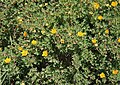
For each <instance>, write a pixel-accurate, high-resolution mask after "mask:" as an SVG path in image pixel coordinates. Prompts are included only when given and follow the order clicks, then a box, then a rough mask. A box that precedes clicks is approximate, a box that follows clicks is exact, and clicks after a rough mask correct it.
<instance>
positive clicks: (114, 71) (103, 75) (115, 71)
mask: <svg viewBox="0 0 120 85" xmlns="http://www.w3.org/2000/svg"><path fill="white" fill-rule="evenodd" d="M118 72H119V71H118V70H117V69H115V70H112V74H114V75H116V74H118ZM99 76H100V78H105V77H106V76H105V73H103V72H102V73H100V74H99Z"/></svg>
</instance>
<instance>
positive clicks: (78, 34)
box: [77, 32, 86, 37]
mask: <svg viewBox="0 0 120 85" xmlns="http://www.w3.org/2000/svg"><path fill="white" fill-rule="evenodd" d="M85 35H86V33H83V32H78V33H77V36H79V37H82V36H85Z"/></svg>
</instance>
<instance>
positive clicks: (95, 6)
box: [93, 1, 118, 21]
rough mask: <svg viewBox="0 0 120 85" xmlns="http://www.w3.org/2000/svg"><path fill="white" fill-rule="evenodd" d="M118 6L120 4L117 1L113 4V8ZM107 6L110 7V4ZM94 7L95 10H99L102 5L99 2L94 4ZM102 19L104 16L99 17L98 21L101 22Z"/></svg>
mask: <svg viewBox="0 0 120 85" xmlns="http://www.w3.org/2000/svg"><path fill="white" fill-rule="evenodd" d="M117 5H118V2H117V1H113V2H111V6H113V7H116V6H117ZM107 6H109V4H107ZM93 7H94V9H99V8H100V4H99V3H97V2H94V3H93ZM102 19H103V16H102V15H99V16H98V20H100V21H101V20H102Z"/></svg>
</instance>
